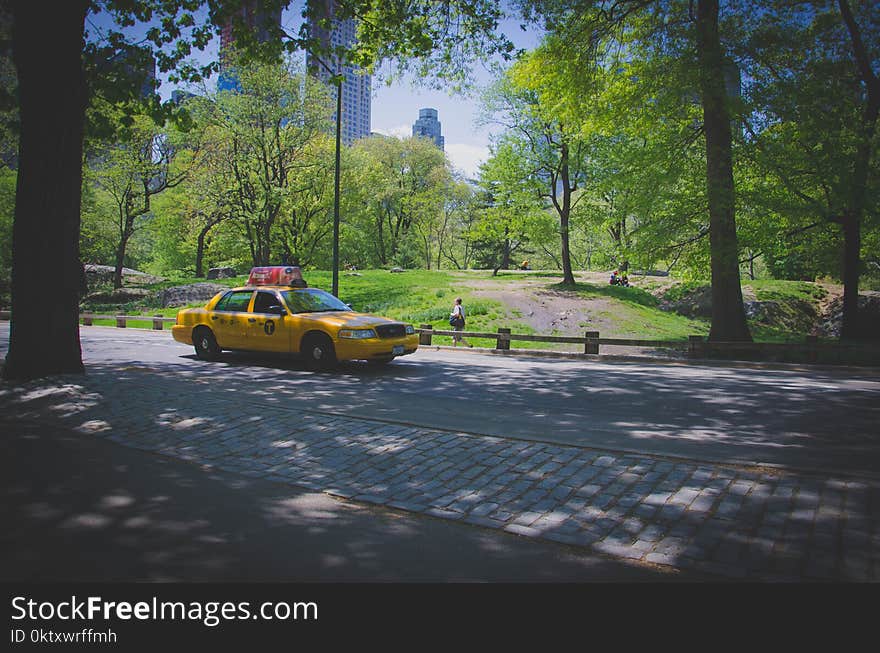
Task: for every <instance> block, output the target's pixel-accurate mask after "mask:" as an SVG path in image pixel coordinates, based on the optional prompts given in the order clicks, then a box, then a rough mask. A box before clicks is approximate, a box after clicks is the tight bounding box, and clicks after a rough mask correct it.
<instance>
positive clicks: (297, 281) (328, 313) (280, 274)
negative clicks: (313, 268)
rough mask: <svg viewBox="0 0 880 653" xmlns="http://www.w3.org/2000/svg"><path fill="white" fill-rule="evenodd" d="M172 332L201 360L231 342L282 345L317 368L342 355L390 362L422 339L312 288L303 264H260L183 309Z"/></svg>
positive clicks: (250, 346) (259, 347)
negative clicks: (238, 282) (200, 304)
mask: <svg viewBox="0 0 880 653" xmlns="http://www.w3.org/2000/svg"><path fill="white" fill-rule="evenodd" d="M171 333H172V335H173V336H174V339H175V340H176V341H178V342H182V343H184V344H187V345H193V346H194V347H195V350H196V355H197V356H198V357H199V358H201V359H202V360H216V359H217V358H218V356H219V355H220V352H221V351H222V350H224V349H228V350H242V351H255V352H279V353H291V354H299V355H300V356H301V357H302V358H303V360H304V361H305V363H306V365H307V366H308V367H309V368H310V369H327V368H330V367H332V366H333V365H335V364H336V362H337V361H343V360H366V361H368V362H370V363H376V364H384V363H389V362H390V361H392V360H393V359H394V358H396V357H398V356H405V355H407V354H412V353H414V352H415V351H416V349H418V346H419V338H418V335H417V334H416V332H415V329H414V328H413V326H412V325H410V324H404V323H403V322H397V321H395V320H390V319H388V318H384V317H378V316H375V315H368V314H365V313H356V312H354V311H353V310H352V309H351V307H350V306H348V305H347V304H345V303H343V302H342V301H341V300H339V299H337V298H336V297H334V296H333V295H331V294H330V293H328V292H325V291H323V290H320V289H318V288H310V287H309V286H308V284H307V283H306V282H305V280H304V279H303V277H302V272H301V271H300V269H299V268H298V267H296V266H267V267H255V268H253V269H252V270H251V273H250V276H249V277H248V282H247V285H246V286H244V287H241V288H232V289H231V290H228V291H223V292H220V293H218V294H217V295H215V296H214V297H213V298H212V299H211V300H210V301H209V302H208V303H207V304H206V305H205V307H204V308H188V309H183V310H181V311H179V312H178V313H177V323H176V324H175V325H174V326H172V327H171Z"/></svg>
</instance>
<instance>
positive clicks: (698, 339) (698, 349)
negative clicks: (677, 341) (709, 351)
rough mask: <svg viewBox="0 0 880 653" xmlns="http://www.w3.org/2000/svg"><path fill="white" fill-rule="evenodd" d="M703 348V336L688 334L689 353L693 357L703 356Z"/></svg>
mask: <svg viewBox="0 0 880 653" xmlns="http://www.w3.org/2000/svg"><path fill="white" fill-rule="evenodd" d="M703 349H704V348H703V336H688V355H689V356H690V357H691V358H699V357H700V356H702V355H703V354H704V351H703Z"/></svg>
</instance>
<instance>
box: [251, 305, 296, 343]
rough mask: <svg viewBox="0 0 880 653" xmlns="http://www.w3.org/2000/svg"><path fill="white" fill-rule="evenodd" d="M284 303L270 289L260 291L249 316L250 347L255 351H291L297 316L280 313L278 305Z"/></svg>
mask: <svg viewBox="0 0 880 653" xmlns="http://www.w3.org/2000/svg"><path fill="white" fill-rule="evenodd" d="M283 306H284V304H282V303H281V300H280V299H279V298H278V297H277V296H276V295H275V293H272V292H268V291H263V290H261V291H258V292H257V296H256V297H255V298H254V306H253V309H252V310H251V312H250V314H248V318H247V340H248V345H247V348H248V349H253V350H255V351H274V352H282V353H286V352H289V351H290V334H291V329H292V328H293V323H294V322H295V321H296V318H295V317H291V316H290V315H289V314H288V315H279V314H278V312H277V307H283Z"/></svg>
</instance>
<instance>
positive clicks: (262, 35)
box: [217, 0, 281, 91]
mask: <svg viewBox="0 0 880 653" xmlns="http://www.w3.org/2000/svg"><path fill="white" fill-rule="evenodd" d="M236 15H237V16H240V17H241V21H242V24H243V26H244V27H245V28H246V29H249V30H251V31H253V32H254V36H255V37H256V39H257V41H260V42H262V41H265V40H266V39H268V38H269V30H270V28H271V27H272V26H273V25H281V8H280V7H279V8H277V9H275V10H273V11H266V10H264V9H263V8H261V7H260V3H259V2H258V1H257V0H244V1H243V2H242V3H241V7H240V8H239V9H238V10H237V12H236ZM232 28H233V21H232V20H229V21H228V22H227V23H226V24H225V25H224V26H223V27H222V28H221V29H220V77H219V78H218V80H217V88H218V89H219V90H221V91H228V90H231V89H236V88H238V81H237V80H236V78H235V73H234V72H233V71H232V70H230V68H229V62H228V56H227V53H228V52H229V51H230V49H231V48H232V47H234V46H235V35H234V34H233V31H232Z"/></svg>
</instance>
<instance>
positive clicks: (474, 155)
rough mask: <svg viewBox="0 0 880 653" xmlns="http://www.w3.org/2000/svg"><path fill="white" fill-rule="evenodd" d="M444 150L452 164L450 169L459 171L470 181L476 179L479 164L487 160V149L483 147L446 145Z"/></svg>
mask: <svg viewBox="0 0 880 653" xmlns="http://www.w3.org/2000/svg"><path fill="white" fill-rule="evenodd" d="M444 149H445V150H446V154H447V156H449V160H450V161H451V162H452V167H453V168H456V169H458V170H461V171H462V172H464V174H465V175H467V177H469V178H472V179H476V177H477V171H478V170H479V167H480V164H481V163H483V162H485V161H486V159H488V158H489V148H488V147H486V146H484V145H468V144H467V143H446V144H445V148H444Z"/></svg>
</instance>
